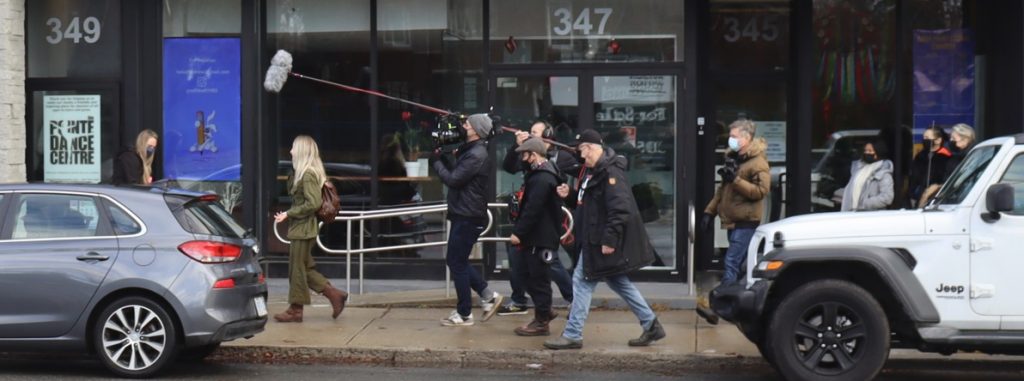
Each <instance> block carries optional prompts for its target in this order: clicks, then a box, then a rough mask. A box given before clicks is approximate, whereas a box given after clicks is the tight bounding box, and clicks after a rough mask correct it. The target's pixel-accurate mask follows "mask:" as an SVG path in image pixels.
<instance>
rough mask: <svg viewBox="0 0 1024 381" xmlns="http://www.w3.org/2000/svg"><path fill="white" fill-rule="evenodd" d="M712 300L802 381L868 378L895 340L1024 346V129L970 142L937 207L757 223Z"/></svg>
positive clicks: (1000, 349)
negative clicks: (734, 278) (734, 279)
mask: <svg viewBox="0 0 1024 381" xmlns="http://www.w3.org/2000/svg"><path fill="white" fill-rule="evenodd" d="M746 265H747V270H746V276H745V278H744V279H743V281H741V282H740V284H738V285H735V286H731V287H723V288H719V289H716V290H715V291H713V292H712V295H711V303H712V307H713V309H714V310H715V312H717V313H718V314H719V315H720V316H722V317H723V318H724V319H726V320H729V321H731V322H733V323H735V324H736V325H737V326H738V327H739V328H740V330H741V331H742V332H743V333H744V334H745V335H746V337H747V338H748V339H750V340H751V341H752V342H754V343H756V344H757V346H758V349H760V351H761V354H762V355H763V356H764V357H765V359H766V360H768V362H769V363H771V364H772V366H773V367H774V368H775V369H776V370H778V371H779V373H781V374H782V376H783V377H785V378H786V379H790V380H857V381H861V380H869V379H872V378H874V377H875V376H876V375H877V374H878V372H879V371H880V370H881V368H882V366H883V365H884V363H885V360H886V358H887V357H888V354H889V349H890V348H916V349H918V350H921V351H926V352H938V353H943V354H951V353H954V352H956V351H960V350H967V351H982V352H986V353H1004V354H1021V353H1024V292H1022V291H1024V290H1022V288H1021V287H1022V286H1021V279H1022V278H1024V275H1022V273H1021V269H1022V268H1024V134H1021V135H1017V136H1014V137H1003V138H996V139H991V140H988V141H985V142H983V143H980V144H978V145H977V147H975V148H974V149H972V150H971V152H970V153H969V154H968V155H967V157H966V158H965V159H964V160H963V162H962V163H961V164H960V166H959V167H957V168H956V170H955V171H954V173H953V174H952V175H951V176H950V178H949V179H948V180H947V182H946V184H945V185H943V187H942V189H941V190H940V191H939V193H938V194H937V196H936V198H935V200H933V201H932V202H931V203H930V204H929V205H928V206H927V207H925V208H923V209H917V210H899V211H877V212H846V213H824V214H814V215H806V216H799V217H792V218H787V219H784V220H782V221H778V222H775V223H771V224H766V225H762V226H761V227H759V228H758V229H757V232H756V233H755V234H754V237H753V239H752V240H751V243H750V247H749V249H748V258H747V263H746Z"/></svg>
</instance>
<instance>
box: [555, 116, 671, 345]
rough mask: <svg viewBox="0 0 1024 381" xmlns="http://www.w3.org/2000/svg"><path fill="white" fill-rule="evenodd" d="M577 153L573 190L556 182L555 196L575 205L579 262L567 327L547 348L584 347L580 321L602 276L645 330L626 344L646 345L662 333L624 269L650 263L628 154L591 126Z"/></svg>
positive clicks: (658, 338)
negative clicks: (579, 170)
mask: <svg viewBox="0 0 1024 381" xmlns="http://www.w3.org/2000/svg"><path fill="white" fill-rule="evenodd" d="M577 140H578V141H579V144H578V148H577V150H578V152H579V153H580V156H582V157H583V160H584V166H585V167H586V168H587V169H586V171H584V172H583V175H582V177H581V178H580V179H578V180H577V184H578V186H577V187H576V188H577V189H576V192H575V194H570V191H569V189H568V187H566V186H560V187H559V189H558V194H559V196H562V197H564V198H567V199H568V200H569V203H571V204H575V213H574V214H573V216H574V220H575V224H574V228H575V233H576V246H577V248H578V249H577V250H578V251H579V252H580V258H579V263H577V264H576V270H575V271H574V272H573V302H572V308H571V309H570V311H569V321H568V322H566V324H565V331H563V332H562V335H561V336H560V337H558V338H556V339H552V340H548V341H546V342H544V346H545V347H547V348H549V349H577V348H582V347H583V324H584V322H585V321H586V319H587V314H588V313H589V311H590V300H591V297H592V296H593V292H594V289H595V288H596V287H597V282H598V281H600V280H602V279H603V280H604V281H605V282H606V283H607V284H608V287H610V288H611V289H612V291H615V293H617V294H618V295H619V296H620V297H621V298H622V299H623V300H625V301H626V303H627V304H629V308H630V309H631V310H633V314H635V315H636V317H637V319H639V320H640V325H641V327H642V328H643V333H642V334H641V335H640V337H639V338H636V339H633V340H630V341H629V345H630V346H647V345H650V344H651V343H652V342H654V341H657V340H660V339H662V338H664V337H665V330H664V328H662V326H661V324H660V323H658V318H657V316H655V315H654V311H653V310H651V307H650V306H649V305H648V304H647V301H646V300H645V299H644V297H643V295H641V294H640V291H639V290H637V288H636V286H634V285H633V283H632V282H631V281H630V280H629V277H627V274H628V273H630V272H632V271H635V270H638V269H640V268H642V267H644V266H647V265H650V264H651V263H653V262H654V249H653V248H652V247H651V243H650V240H649V239H648V237H647V231H646V229H645V228H644V225H643V220H642V219H641V217H640V211H639V210H638V209H637V206H636V200H634V198H633V192H632V188H631V187H630V186H629V182H628V180H626V173H625V169H626V159H625V158H624V157H622V156H618V155H616V154H615V152H613V151H612V150H611V148H608V147H605V146H604V144H603V142H602V140H601V135H600V134H599V133H598V132H597V131H594V130H586V131H583V132H582V133H580V135H579V137H578V139H577Z"/></svg>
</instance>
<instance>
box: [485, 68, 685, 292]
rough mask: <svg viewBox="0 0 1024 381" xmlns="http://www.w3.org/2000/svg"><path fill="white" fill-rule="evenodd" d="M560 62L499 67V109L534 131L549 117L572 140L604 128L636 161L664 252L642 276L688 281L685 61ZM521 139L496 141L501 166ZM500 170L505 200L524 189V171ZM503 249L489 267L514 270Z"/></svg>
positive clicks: (647, 213) (654, 238) (498, 183)
mask: <svg viewBox="0 0 1024 381" xmlns="http://www.w3.org/2000/svg"><path fill="white" fill-rule="evenodd" d="M558 66H559V65H553V66H551V67H549V66H545V67H541V68H532V67H531V68H497V69H493V68H492V70H491V71H490V75H489V88H490V89H491V91H490V94H491V104H492V105H493V106H494V111H493V112H495V113H497V114H499V115H501V116H502V117H503V118H504V120H506V121H507V122H508V123H510V124H512V125H514V126H516V128H519V129H521V130H527V129H529V127H530V125H531V124H533V122H534V121H536V120H544V121H547V122H548V123H550V124H551V125H552V127H553V130H554V132H553V136H554V138H555V139H556V140H558V141H560V142H565V143H568V142H571V141H573V140H574V139H575V137H576V134H578V133H579V132H580V131H583V130H584V129H587V128H593V129H595V130H597V131H598V132H600V133H601V134H602V136H604V140H605V144H606V145H607V146H608V147H611V148H612V149H613V150H615V152H616V153H618V154H621V155H623V156H625V157H626V158H627V160H628V163H629V164H628V171H627V173H628V176H629V180H630V183H631V184H630V185H631V186H632V190H633V196H634V197H635V198H636V200H637V206H638V209H639V210H640V213H641V216H642V218H643V221H644V223H645V227H646V228H647V232H648V235H649V236H650V237H651V243H652V244H653V246H654V248H655V251H656V253H657V257H658V260H657V262H656V263H654V265H652V266H649V267H647V268H645V269H644V270H643V271H641V272H640V273H639V274H638V275H637V276H638V277H639V278H646V279H648V280H680V279H684V280H685V279H686V269H687V266H686V265H687V260H688V254H689V250H688V248H687V242H688V238H689V236H688V233H687V230H688V229H687V226H688V223H689V218H688V217H687V208H688V205H689V200H688V198H687V196H686V195H687V194H688V192H686V191H685V189H684V188H683V184H684V181H685V179H684V174H685V173H686V172H685V171H684V170H683V168H682V167H683V160H682V156H681V155H679V154H678V150H677V147H681V146H682V144H681V143H682V141H681V136H685V134H682V132H681V131H679V126H680V125H681V124H680V123H679V121H680V120H681V119H682V118H681V116H680V113H681V111H682V109H683V107H682V104H681V102H680V101H679V100H680V99H681V97H680V89H682V73H683V70H682V67H681V65H651V66H649V67H642V66H641V65H636V64H632V65H629V66H628V67H621V68H620V67H612V68H608V67H604V66H584V67H575V68H565V67H558ZM513 144H514V137H513V135H512V134H510V133H509V134H503V135H499V136H497V137H496V138H494V139H492V141H491V149H492V150H494V153H493V154H494V155H495V156H494V157H495V159H496V161H497V162H498V163H500V162H501V160H502V159H503V158H504V157H505V154H506V153H507V152H508V151H509V150H510V149H511V148H512V146H513ZM495 171H496V175H495V194H496V198H497V199H498V200H503V199H506V198H507V197H508V194H509V193H511V192H513V191H515V190H517V189H518V188H519V186H520V185H521V184H522V176H521V175H519V174H514V175H513V174H509V173H507V172H505V171H504V170H502V169H501V168H500V165H498V166H496V168H495ZM570 175H571V176H576V175H577V174H570ZM500 222H501V223H500V224H499V225H498V227H499V234H507V231H508V230H509V229H511V223H509V222H508V220H507V219H502V221H500ZM495 251H496V255H494V258H495V260H494V261H493V263H488V270H489V271H490V272H492V273H495V274H502V273H504V272H507V269H508V260H507V258H508V257H507V251H506V248H505V247H504V245H503V244H499V245H497V247H496V248H495ZM562 256H563V258H562V260H563V261H565V263H569V262H568V261H569V258H568V256H567V253H565V252H564V251H563V252H562Z"/></svg>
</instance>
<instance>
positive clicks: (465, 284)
mask: <svg viewBox="0 0 1024 381" xmlns="http://www.w3.org/2000/svg"><path fill="white" fill-rule="evenodd" d="M483 231H484V226H483V225H481V224H479V223H476V222H472V221H468V220H462V219H454V220H452V228H451V231H449V232H448V253H447V254H445V259H446V260H447V262H448V269H449V270H451V272H452V281H453V282H454V283H455V294H456V295H457V296H458V297H459V303H458V306H457V307H456V309H457V310H458V311H459V315H462V316H469V314H470V312H472V310H473V295H472V293H471V292H470V290H473V291H476V292H477V294H480V293H482V292H484V290H485V289H486V288H487V282H485V281H484V279H483V278H482V277H481V276H480V273H478V272H476V270H475V269H473V267H472V266H470V265H469V254H470V253H471V252H472V251H473V245H474V244H476V240H477V238H480V233H483ZM488 296H489V295H488Z"/></svg>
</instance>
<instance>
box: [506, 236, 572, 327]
mask: <svg viewBox="0 0 1024 381" xmlns="http://www.w3.org/2000/svg"><path fill="white" fill-rule="evenodd" d="M540 250H541V249H539V248H532V247H527V248H523V250H520V251H519V252H518V253H516V254H518V256H520V257H522V260H523V262H522V265H523V266H519V269H518V270H517V271H516V272H518V273H519V276H521V277H522V278H524V279H526V291H527V292H529V293H530V298H533V306H534V315H533V316H534V319H536V320H538V321H548V320H551V266H549V265H548V264H547V263H544V260H543V259H541V255H540ZM555 253H557V251H556V252H555ZM563 270H564V269H563Z"/></svg>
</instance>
